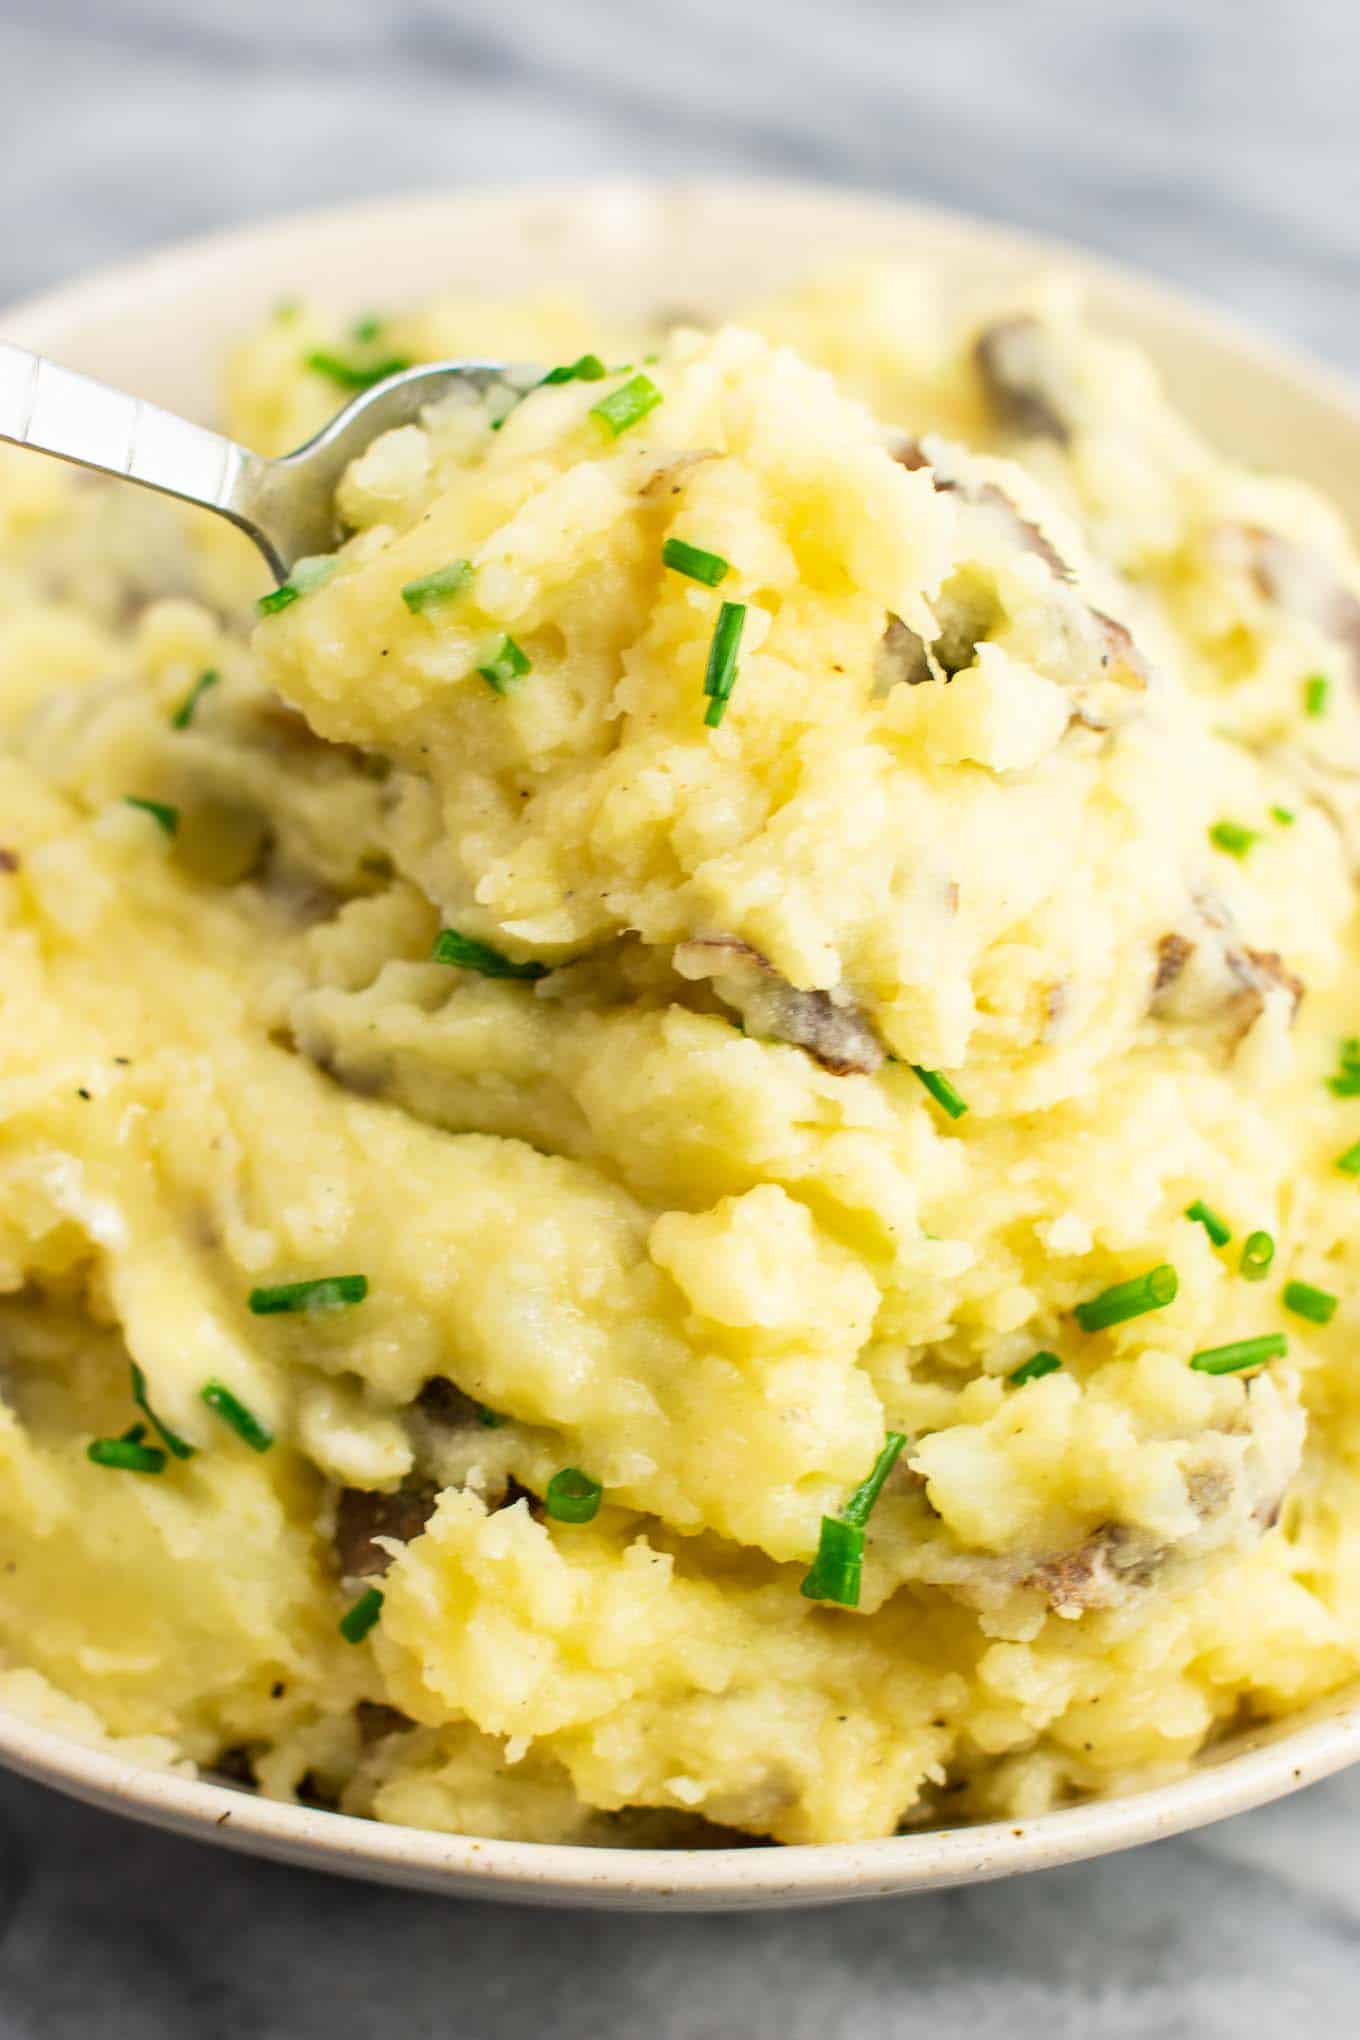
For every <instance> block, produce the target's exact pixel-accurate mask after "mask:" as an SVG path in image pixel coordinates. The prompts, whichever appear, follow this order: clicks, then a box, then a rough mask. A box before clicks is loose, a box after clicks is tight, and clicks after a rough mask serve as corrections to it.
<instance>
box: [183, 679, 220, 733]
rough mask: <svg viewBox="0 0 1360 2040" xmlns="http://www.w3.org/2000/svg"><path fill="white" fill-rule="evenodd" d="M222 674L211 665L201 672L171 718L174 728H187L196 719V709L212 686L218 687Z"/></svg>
mask: <svg viewBox="0 0 1360 2040" xmlns="http://www.w3.org/2000/svg"><path fill="white" fill-rule="evenodd" d="M221 677H222V675H221V674H220V673H218V672H215V671H214V669H213V668H212V667H211V666H210V667H209V668H208V670H207V672H206V673H200V674H199V676H198V678H197V680H195V682H194V684H193V686H192V687H191V688H190V689H189V692H188V693H187V694H186V695H185V697H184V699H183V701H181V703H180V705H179V707H178V708H177V709H176V710H175V712H174V714H173V715H172V716H171V718H170V727H171V729H172V730H187V729H188V727H189V725H190V723H191V722H192V721H193V719H194V710H195V709H196V708H197V707H198V704H199V702H200V701H201V700H202V699H203V696H204V695H205V694H206V693H207V691H208V689H209V688H210V687H216V685H217V683H218V681H219V680H220V679H221Z"/></svg>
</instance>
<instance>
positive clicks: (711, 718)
mask: <svg viewBox="0 0 1360 2040" xmlns="http://www.w3.org/2000/svg"><path fill="white" fill-rule="evenodd" d="M745 621H746V604H745V603H744V602H724V603H723V605H722V607H721V609H720V610H719V611H718V621H717V623H716V624H715V625H714V627H713V642H712V643H711V644H710V646H709V648H708V665H707V667H706V668H705V671H704V693H705V694H706V695H707V696H708V707H707V709H706V710H705V712H704V721H705V722H706V723H707V724H708V726H709V728H710V729H716V728H717V727H718V724H719V723H720V722H721V721H722V719H723V716H724V715H725V714H726V712H727V702H728V697H729V695H730V694H731V692H732V689H733V688H734V687H735V686H736V684H737V653H738V651H739V650H740V648H741V631H742V625H743V624H744V623H745Z"/></svg>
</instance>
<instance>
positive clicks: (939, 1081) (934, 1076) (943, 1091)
mask: <svg viewBox="0 0 1360 2040" xmlns="http://www.w3.org/2000/svg"><path fill="white" fill-rule="evenodd" d="M907 1068H908V1069H909V1070H910V1071H911V1072H912V1075H913V1076H916V1077H919V1078H920V1080H921V1082H922V1083H923V1084H924V1085H925V1087H926V1089H927V1090H928V1091H929V1093H930V1095H931V1097H932V1098H933V1099H934V1100H935V1103H936V1104H937V1105H939V1106H941V1107H942V1108H943V1109H944V1111H946V1112H947V1113H948V1114H949V1117H950V1118H951V1119H962V1117H963V1115H964V1113H965V1112H966V1111H967V1110H968V1106H967V1102H966V1101H965V1100H964V1099H962V1098H961V1097H960V1096H959V1094H958V1092H957V1091H956V1090H955V1089H954V1086H953V1085H952V1084H951V1083H950V1081H949V1079H948V1077H942V1076H941V1075H940V1072H939V1071H938V1070H928V1069H925V1068H923V1067H922V1065H921V1064H920V1063H908V1064H907Z"/></svg>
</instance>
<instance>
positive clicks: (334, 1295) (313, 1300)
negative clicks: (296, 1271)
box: [250, 1275, 368, 1317]
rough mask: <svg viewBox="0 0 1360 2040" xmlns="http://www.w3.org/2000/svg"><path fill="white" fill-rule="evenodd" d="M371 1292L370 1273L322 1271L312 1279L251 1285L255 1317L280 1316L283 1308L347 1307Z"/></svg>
mask: <svg viewBox="0 0 1360 2040" xmlns="http://www.w3.org/2000/svg"><path fill="white" fill-rule="evenodd" d="M367 1295H368V1277H367V1275H321V1276H319V1277H318V1278H317V1279H316V1280H315V1281H313V1282H276V1283H274V1284H272V1285H270V1286H267V1287H265V1288H263V1289H252V1290H251V1292H250V1308H251V1310H252V1311H253V1312H254V1313H255V1316H256V1317H277V1316H278V1315H279V1314H280V1313H281V1312H283V1311H299V1310H305V1311H314V1310H344V1309H345V1308H346V1307H347V1306H348V1305H349V1304H352V1303H362V1302H363V1300H364V1298H365V1297H366V1296H367Z"/></svg>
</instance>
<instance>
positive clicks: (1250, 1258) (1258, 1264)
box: [1240, 1232, 1275, 1282]
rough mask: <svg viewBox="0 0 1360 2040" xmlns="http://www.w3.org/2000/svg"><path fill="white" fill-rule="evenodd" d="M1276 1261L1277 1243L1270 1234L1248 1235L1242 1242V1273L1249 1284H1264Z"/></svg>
mask: <svg viewBox="0 0 1360 2040" xmlns="http://www.w3.org/2000/svg"><path fill="white" fill-rule="evenodd" d="M1274 1259H1275V1242H1274V1240H1273V1239H1272V1238H1271V1237H1270V1234H1269V1233H1268V1232H1254V1233H1248V1234H1247V1237H1246V1239H1245V1240H1244V1241H1243V1242H1242V1260H1241V1263H1240V1267H1241V1271H1242V1273H1243V1275H1245V1276H1246V1278H1247V1280H1248V1282H1264V1281H1265V1279H1266V1276H1267V1274H1268V1273H1269V1270H1270V1264H1271V1262H1272V1261H1273V1260H1274Z"/></svg>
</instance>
